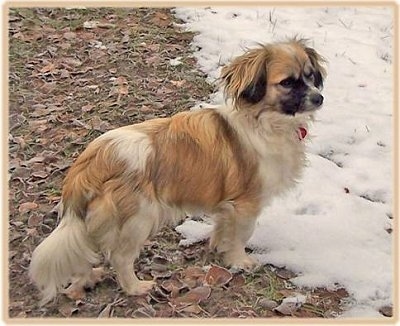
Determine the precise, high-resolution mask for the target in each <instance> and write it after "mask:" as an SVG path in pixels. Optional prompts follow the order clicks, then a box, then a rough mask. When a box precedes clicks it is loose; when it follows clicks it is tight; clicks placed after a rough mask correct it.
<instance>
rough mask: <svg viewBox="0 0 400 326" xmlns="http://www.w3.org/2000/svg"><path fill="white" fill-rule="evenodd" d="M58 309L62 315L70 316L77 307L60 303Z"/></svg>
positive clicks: (77, 309)
mask: <svg viewBox="0 0 400 326" xmlns="http://www.w3.org/2000/svg"><path fill="white" fill-rule="evenodd" d="M58 311H59V312H60V313H61V314H62V315H63V316H64V317H67V318H68V317H71V316H72V314H73V313H74V312H77V311H79V308H76V307H72V306H71V305H70V304H64V305H61V307H60V308H58Z"/></svg>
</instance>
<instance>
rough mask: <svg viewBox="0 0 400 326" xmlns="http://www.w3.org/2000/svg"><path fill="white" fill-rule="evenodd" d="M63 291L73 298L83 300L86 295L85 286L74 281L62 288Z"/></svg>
mask: <svg viewBox="0 0 400 326" xmlns="http://www.w3.org/2000/svg"><path fill="white" fill-rule="evenodd" d="M61 293H63V294H65V295H66V296H67V297H68V298H70V299H71V300H82V299H84V298H85V297H86V291H85V289H84V287H83V286H80V285H76V284H74V283H72V284H71V285H70V286H69V287H67V288H66V289H64V290H62V291H61Z"/></svg>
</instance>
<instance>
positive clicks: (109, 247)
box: [87, 192, 155, 295]
mask: <svg viewBox="0 0 400 326" xmlns="http://www.w3.org/2000/svg"><path fill="white" fill-rule="evenodd" d="M126 193H128V194H129V192H126ZM117 195H118V193H112V192H108V193H107V195H105V196H103V197H101V198H97V199H96V200H94V201H93V202H92V203H91V205H90V207H89V208H88V214H87V220H88V222H87V223H88V229H89V233H90V234H91V236H92V237H93V238H95V241H96V243H97V244H98V245H99V247H100V248H101V251H103V252H104V253H106V254H107V256H108V259H109V261H110V263H111V266H112V267H113V268H114V270H115V272H116V274H117V279H118V282H119V284H120V286H121V287H122V289H123V290H124V291H125V292H126V293H127V294H129V295H141V294H144V293H146V292H148V291H150V290H151V288H152V286H153V285H154V282H153V281H141V280H139V279H138V278H137V276H136V274H135V272H134V268H133V264H134V261H135V259H136V258H138V257H139V254H140V250H141V249H142V247H143V244H144V242H145V241H146V239H147V238H148V237H149V235H150V233H151V232H152V230H153V227H154V221H155V219H154V218H153V216H151V214H149V215H147V214H146V212H143V211H141V210H140V207H139V206H140V204H137V203H138V202H139V200H138V199H137V198H135V196H134V195H133V194H130V196H129V197H128V196H127V197H126V198H124V197H123V196H121V195H118V196H117ZM128 203H129V204H128Z"/></svg>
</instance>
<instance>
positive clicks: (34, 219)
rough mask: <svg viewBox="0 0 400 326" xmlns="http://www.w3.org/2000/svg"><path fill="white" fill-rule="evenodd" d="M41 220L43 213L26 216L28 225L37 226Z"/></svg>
mask: <svg viewBox="0 0 400 326" xmlns="http://www.w3.org/2000/svg"><path fill="white" fill-rule="evenodd" d="M42 222H43V215H41V214H32V215H31V216H29V218H28V226H29V227H35V226H38V225H39V224H40V223H42Z"/></svg>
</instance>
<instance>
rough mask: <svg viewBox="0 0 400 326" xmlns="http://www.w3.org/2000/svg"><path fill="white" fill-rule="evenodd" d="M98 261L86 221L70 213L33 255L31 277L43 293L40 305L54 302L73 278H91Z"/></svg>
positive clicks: (68, 211) (64, 216)
mask: <svg viewBox="0 0 400 326" xmlns="http://www.w3.org/2000/svg"><path fill="white" fill-rule="evenodd" d="M98 260H99V258H98V255H97V253H96V252H95V250H94V246H93V244H92V243H91V242H90V240H89V238H88V235H87V231H86V226H85V222H84V220H83V219H82V218H80V217H78V216H77V215H76V214H75V213H73V212H72V211H71V210H70V209H67V210H66V211H65V212H64V213H63V218H62V220H61V222H60V224H59V225H58V227H57V228H56V229H55V230H54V231H53V232H52V233H51V234H50V236H49V237H47V238H46V239H45V240H44V241H43V242H42V243H41V244H40V245H39V246H38V247H37V248H36V249H35V251H34V252H33V255H32V260H31V264H30V268H29V276H30V277H31V279H32V280H33V281H34V282H35V283H36V285H37V286H38V288H39V289H40V290H41V292H42V295H43V298H42V300H41V302H40V304H41V305H44V304H45V303H47V302H49V301H50V300H51V299H53V298H54V297H55V296H56V294H57V291H59V290H61V289H62V288H63V287H65V286H66V285H67V284H68V282H69V281H70V279H71V276H80V277H82V276H83V277H85V276H87V275H89V273H90V272H91V269H92V265H93V264H96V263H97V262H98Z"/></svg>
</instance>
